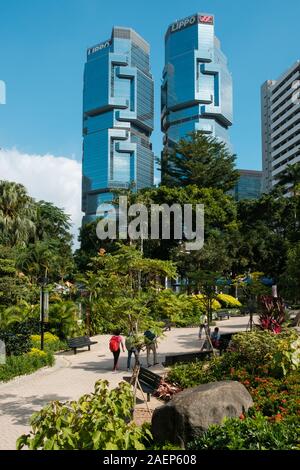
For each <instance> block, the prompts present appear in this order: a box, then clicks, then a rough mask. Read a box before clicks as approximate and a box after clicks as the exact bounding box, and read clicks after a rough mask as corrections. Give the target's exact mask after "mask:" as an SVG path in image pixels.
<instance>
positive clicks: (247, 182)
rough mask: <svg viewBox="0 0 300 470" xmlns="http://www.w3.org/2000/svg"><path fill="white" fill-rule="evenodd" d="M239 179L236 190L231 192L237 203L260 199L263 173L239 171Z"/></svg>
mask: <svg viewBox="0 0 300 470" xmlns="http://www.w3.org/2000/svg"><path fill="white" fill-rule="evenodd" d="M238 172H239V175H240V177H239V179H238V181H237V182H236V184H235V186H234V189H232V190H231V191H229V194H231V195H232V196H233V197H234V198H235V200H236V201H241V200H242V199H259V198H260V196H261V193H262V171H257V170H238Z"/></svg>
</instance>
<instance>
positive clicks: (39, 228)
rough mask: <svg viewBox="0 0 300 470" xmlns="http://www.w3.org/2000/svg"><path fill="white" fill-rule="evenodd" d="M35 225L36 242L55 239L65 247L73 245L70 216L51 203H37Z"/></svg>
mask: <svg viewBox="0 0 300 470" xmlns="http://www.w3.org/2000/svg"><path fill="white" fill-rule="evenodd" d="M35 225H36V230H35V241H36V240H46V239H55V240H58V241H59V242H60V243H62V244H64V245H65V246H70V245H71V241H72V235H71V233H70V229H71V220H70V216H69V215H68V214H66V213H65V212H64V211H63V209H60V208H59V207H56V206H54V204H52V203H51V202H45V201H38V202H37V203H36V222H35Z"/></svg>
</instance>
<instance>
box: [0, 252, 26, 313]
mask: <svg viewBox="0 0 300 470" xmlns="http://www.w3.org/2000/svg"><path fill="white" fill-rule="evenodd" d="M34 294H35V289H34V287H33V286H31V285H30V283H29V281H28V279H27V278H26V276H24V275H23V274H21V273H18V271H17V268H16V250H14V249H12V248H9V247H5V246H3V245H0V320H1V311H3V310H4V309H5V308H6V307H8V306H10V305H12V304H16V303H18V302H20V301H21V300H31V299H32V298H33V297H34Z"/></svg>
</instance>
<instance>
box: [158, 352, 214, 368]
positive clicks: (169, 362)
mask: <svg viewBox="0 0 300 470" xmlns="http://www.w3.org/2000/svg"><path fill="white" fill-rule="evenodd" d="M211 355H212V351H198V352H194V353H185V354H175V355H173V356H166V357H165V362H164V363H163V365H164V367H168V366H173V365H174V364H178V363H181V362H194V361H195V360H197V359H200V360H204V359H205V358H206V357H208V358H210V356H211Z"/></svg>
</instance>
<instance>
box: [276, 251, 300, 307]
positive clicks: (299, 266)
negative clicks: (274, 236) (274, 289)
mask: <svg viewBox="0 0 300 470" xmlns="http://www.w3.org/2000/svg"><path fill="white" fill-rule="evenodd" d="M279 287H280V288H281V289H282V290H283V292H284V294H285V296H286V297H287V298H288V299H289V300H291V301H292V302H294V303H295V304H296V303H298V302H299V301H300V242H298V243H295V244H293V245H292V246H291V247H290V248H289V250H288V256H287V266H286V270H285V272H284V273H283V274H282V276H281V277H280V282H279Z"/></svg>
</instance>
